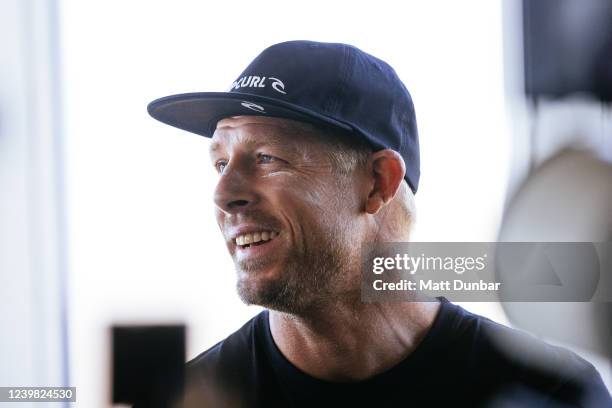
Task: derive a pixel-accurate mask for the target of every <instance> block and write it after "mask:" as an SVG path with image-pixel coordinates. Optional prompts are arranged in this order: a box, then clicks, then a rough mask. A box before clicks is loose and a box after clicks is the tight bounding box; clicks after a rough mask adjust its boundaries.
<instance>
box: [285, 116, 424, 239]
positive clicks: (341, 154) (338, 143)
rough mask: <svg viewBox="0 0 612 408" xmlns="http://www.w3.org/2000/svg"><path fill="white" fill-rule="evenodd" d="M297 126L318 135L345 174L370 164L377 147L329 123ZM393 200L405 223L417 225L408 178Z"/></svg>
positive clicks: (336, 167) (334, 163)
mask: <svg viewBox="0 0 612 408" xmlns="http://www.w3.org/2000/svg"><path fill="white" fill-rule="evenodd" d="M295 123H296V126H297V127H298V128H299V129H300V130H301V131H303V132H305V133H307V134H312V135H315V136H317V139H318V140H320V141H321V142H323V144H324V145H325V146H326V154H327V156H328V157H329V159H330V162H331V165H332V169H333V170H335V171H337V172H338V173H339V174H341V175H343V176H348V175H351V174H352V173H353V172H354V171H355V170H357V169H363V168H364V167H366V166H367V165H368V161H369V159H370V156H371V154H372V153H373V151H374V149H373V148H372V146H371V145H370V144H369V143H368V142H366V141H365V139H363V138H359V137H355V135H354V134H351V133H349V132H348V131H343V130H340V129H335V128H331V127H327V126H319V125H314V124H310V123H306V122H295ZM394 200H395V201H396V202H397V203H398V205H399V208H400V212H401V217H402V220H400V221H401V222H402V223H408V224H410V227H411V228H412V226H413V225H414V223H415V221H416V203H415V200H414V193H413V192H412V190H411V189H410V186H409V185H408V182H407V181H406V179H404V180H402V182H401V183H400V187H399V189H398V191H397V194H396V196H395V197H394Z"/></svg>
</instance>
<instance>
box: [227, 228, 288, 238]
mask: <svg viewBox="0 0 612 408" xmlns="http://www.w3.org/2000/svg"><path fill="white" fill-rule="evenodd" d="M261 231H274V232H278V230H277V229H276V228H270V227H266V226H259V225H241V226H239V227H235V228H230V230H229V236H230V239H231V240H232V242H235V241H236V238H238V237H239V236H241V235H245V234H252V233H253V232H261Z"/></svg>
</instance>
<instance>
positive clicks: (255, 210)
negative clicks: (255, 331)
mask: <svg viewBox="0 0 612 408" xmlns="http://www.w3.org/2000/svg"><path fill="white" fill-rule="evenodd" d="M325 146H326V145H325V144H323V143H322V142H321V141H320V140H319V139H318V138H317V136H316V135H313V134H310V133H309V132H304V131H303V130H301V129H300V128H298V127H296V126H295V125H294V124H292V122H291V121H288V120H283V119H278V118H267V117H258V116H241V117H237V118H230V119H224V120H222V121H220V122H219V124H218V125H217V129H216V131H215V134H214V135H213V138H212V144H211V159H212V163H213V165H214V166H215V168H216V169H217V171H218V172H219V181H218V184H217V187H216V189H215V195H214V199H215V204H216V218H217V223H218V224H219V227H220V228H221V231H222V232H223V235H224V237H225V239H226V243H227V247H228V249H229V252H230V254H231V256H232V258H233V260H234V263H235V265H236V269H237V274H238V292H239V294H240V296H241V298H242V299H243V300H244V301H245V302H246V303H253V304H260V305H263V306H267V307H270V308H273V309H277V310H282V311H287V312H293V313H297V312H300V311H304V310H306V309H307V308H310V307H316V305H317V303H318V302H320V301H325V299H327V298H329V297H331V296H334V295H338V293H339V292H342V291H344V290H347V289H346V279H347V277H346V276H343V275H342V274H340V271H343V270H344V271H346V270H347V269H348V268H350V267H351V266H352V265H353V263H354V261H358V260H357V259H352V258H357V257H358V246H359V244H360V241H361V240H360V239H359V238H358V237H357V236H354V232H355V228H354V225H355V222H354V221H355V220H356V219H357V217H358V215H359V207H358V204H357V203H358V197H357V192H356V189H355V188H354V187H353V185H354V183H353V182H351V181H350V180H348V179H346V178H347V176H342V177H344V178H345V180H344V182H342V180H339V179H338V176H337V174H336V172H335V171H334V169H333V168H332V165H331V161H330V159H329V157H328V155H327V154H326V151H325ZM255 241H257V242H255ZM343 279H344V280H345V281H344V282H343Z"/></svg>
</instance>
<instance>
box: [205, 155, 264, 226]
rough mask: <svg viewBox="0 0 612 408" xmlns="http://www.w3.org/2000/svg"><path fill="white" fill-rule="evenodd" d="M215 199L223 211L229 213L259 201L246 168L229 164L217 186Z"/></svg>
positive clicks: (241, 209)
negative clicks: (242, 168) (245, 170)
mask: <svg viewBox="0 0 612 408" xmlns="http://www.w3.org/2000/svg"><path fill="white" fill-rule="evenodd" d="M214 201H215V205H216V206H217V207H218V208H219V209H220V210H221V211H223V212H225V213H228V214H234V213H237V212H240V211H244V210H246V209H247V208H249V207H251V206H252V205H253V204H254V203H256V201H257V195H256V193H255V190H254V185H253V183H252V180H251V178H250V177H248V175H247V174H246V173H245V172H244V170H241V169H238V168H233V167H232V166H231V165H228V166H227V167H226V168H225V169H224V171H223V174H222V175H221V177H220V179H219V182H218V183H217V187H216V188H215V193H214Z"/></svg>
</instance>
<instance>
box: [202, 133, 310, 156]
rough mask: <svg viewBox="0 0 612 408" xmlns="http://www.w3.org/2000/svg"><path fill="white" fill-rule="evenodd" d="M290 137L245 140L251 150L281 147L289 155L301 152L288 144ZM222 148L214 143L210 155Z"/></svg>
mask: <svg viewBox="0 0 612 408" xmlns="http://www.w3.org/2000/svg"><path fill="white" fill-rule="evenodd" d="M289 137H291V135H290V134H289V135H268V136H267V137H266V139H265V140H258V137H257V136H245V139H246V141H245V143H246V144H247V146H248V147H250V148H254V147H259V146H271V147H281V148H283V149H284V150H285V151H287V152H289V153H297V152H299V149H298V148H296V147H295V146H294V145H292V144H291V143H287V141H288V138H289ZM289 140H290V139H289ZM222 148H223V146H222V145H221V143H219V142H217V141H214V142H212V143H211V144H210V147H209V149H208V150H209V153H210V154H211V155H212V154H213V153H215V152H216V151H218V150H221V149H222Z"/></svg>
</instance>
